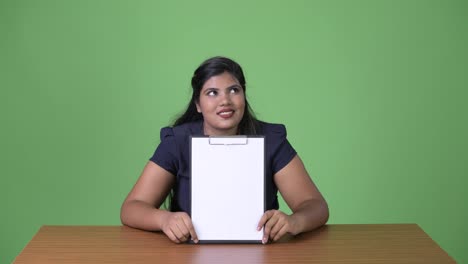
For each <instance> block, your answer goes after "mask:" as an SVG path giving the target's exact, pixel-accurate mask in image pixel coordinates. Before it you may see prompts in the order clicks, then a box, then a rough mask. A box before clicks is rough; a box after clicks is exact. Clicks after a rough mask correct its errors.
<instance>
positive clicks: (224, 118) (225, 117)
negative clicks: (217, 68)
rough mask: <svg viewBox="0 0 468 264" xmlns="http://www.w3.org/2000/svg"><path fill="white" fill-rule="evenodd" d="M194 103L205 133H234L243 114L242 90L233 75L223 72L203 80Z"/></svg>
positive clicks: (213, 134)
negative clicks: (201, 118) (198, 97)
mask: <svg viewBox="0 0 468 264" xmlns="http://www.w3.org/2000/svg"><path fill="white" fill-rule="evenodd" d="M196 105H197V111H198V112H199V113H202V115H203V119H204V122H203V129H204V133H205V135H209V136H221V135H235V134H237V128H238V125H239V123H240V121H241V120H242V117H243V116H244V109H245V96H244V90H243V89H242V86H241V85H240V84H239V81H238V80H237V79H236V78H234V76H232V75H231V74H230V73H228V72H224V73H223V74H220V75H217V76H213V77H211V78H210V79H208V80H207V81H206V82H205V84H204V85H203V87H202V89H201V92H200V99H199V102H198V103H197V104H196Z"/></svg>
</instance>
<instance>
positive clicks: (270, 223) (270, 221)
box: [262, 216, 278, 243]
mask: <svg viewBox="0 0 468 264" xmlns="http://www.w3.org/2000/svg"><path fill="white" fill-rule="evenodd" d="M277 222H278V218H277V217H275V216H273V217H271V218H270V219H268V222H266V224H265V227H264V228H263V241H262V242H263V243H266V242H268V239H269V238H270V232H271V229H272V228H273V227H274V226H275V225H276V223H277Z"/></svg>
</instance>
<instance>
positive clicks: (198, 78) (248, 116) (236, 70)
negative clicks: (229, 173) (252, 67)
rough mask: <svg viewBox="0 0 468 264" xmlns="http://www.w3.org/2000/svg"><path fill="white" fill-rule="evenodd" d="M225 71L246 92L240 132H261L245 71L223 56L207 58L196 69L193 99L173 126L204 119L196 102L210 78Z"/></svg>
mask: <svg viewBox="0 0 468 264" xmlns="http://www.w3.org/2000/svg"><path fill="white" fill-rule="evenodd" d="M225 72H227V73H229V74H231V75H232V76H233V77H234V78H236V79H237V81H238V82H239V84H240V85H241V86H242V89H243V90H244V94H245V110H244V116H243V117H242V119H241V121H240V123H239V133H240V134H243V135H257V134H258V133H259V131H258V127H259V124H258V120H257V119H256V117H255V115H254V113H253V111H252V108H251V107H250V105H249V102H248V101H247V95H246V84H245V77H244V72H243V71H242V68H241V66H240V65H239V64H238V63H237V62H235V61H233V60H232V59H229V58H226V57H221V56H217V57H212V58H209V59H207V60H206V61H204V62H203V63H202V64H200V66H198V68H197V69H196V70H195V72H194V73H193V77H192V99H191V100H190V102H189V104H188V106H187V109H186V110H185V112H184V113H183V114H182V115H180V116H179V117H178V118H176V121H175V122H174V124H173V126H178V125H182V124H185V123H188V122H193V121H198V120H203V115H202V114H201V113H199V112H198V111H197V106H196V103H198V102H199V100H200V92H201V89H202V87H203V85H204V84H205V82H206V81H208V79H210V78H211V77H213V76H218V75H221V74H223V73H225Z"/></svg>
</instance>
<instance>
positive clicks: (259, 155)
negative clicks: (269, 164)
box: [191, 137, 265, 242]
mask: <svg viewBox="0 0 468 264" xmlns="http://www.w3.org/2000/svg"><path fill="white" fill-rule="evenodd" d="M191 144H192V145H191V166H192V175H191V181H192V182H191V198H192V200H191V202H192V208H191V217H192V222H193V225H194V228H195V231H196V232H197V236H198V238H199V240H201V241H203V240H212V241H219V242H223V241H232V242H235V241H252V240H261V239H262V235H263V230H261V231H257V224H258V222H259V221H260V218H261V217H262V215H263V213H264V199H265V198H264V197H265V196H264V191H265V190H264V181H265V179H264V170H265V157H264V156H265V151H264V138H263V137H249V138H245V137H244V138H242V137H211V138H209V137H192V141H191Z"/></svg>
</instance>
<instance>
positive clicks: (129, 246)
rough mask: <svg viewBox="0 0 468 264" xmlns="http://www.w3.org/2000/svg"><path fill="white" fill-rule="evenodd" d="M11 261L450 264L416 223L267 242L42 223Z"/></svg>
mask: <svg viewBox="0 0 468 264" xmlns="http://www.w3.org/2000/svg"><path fill="white" fill-rule="evenodd" d="M14 263H164V264H170V263H177V264H180V263H239V264H248V263H455V261H454V260H453V259H451V258H450V257H449V255H447V253H445V252H444V251H443V250H442V249H441V248H440V247H439V246H438V245H437V244H436V243H435V242H434V241H432V239H431V238H430V237H429V236H428V235H427V234H426V233H424V231H423V230H422V229H421V228H419V227H418V226H417V225H415V224H394V225H380V224H379V225H327V226H324V227H322V228H320V229H318V230H316V231H313V232H308V233H304V234H301V235H298V236H296V237H285V238H284V239H282V240H281V241H280V242H278V243H273V244H268V245H255V244H254V245H240V244H217V245H213V244H211V245H209V244H204V245H191V244H174V243H172V242H171V241H170V240H169V239H168V238H167V237H166V236H165V235H164V234H163V233H159V232H156V233H154V232H145V231H141V230H136V229H132V228H129V227H125V226H43V227H41V229H40V230H39V232H38V233H37V234H36V235H35V236H34V237H33V239H32V240H31V241H30V242H29V244H28V245H27V246H26V247H25V248H24V250H23V251H22V252H21V253H20V254H19V255H18V256H17V258H16V260H15V262H14Z"/></svg>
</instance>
